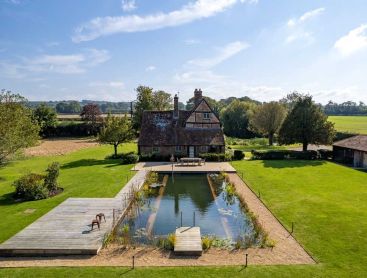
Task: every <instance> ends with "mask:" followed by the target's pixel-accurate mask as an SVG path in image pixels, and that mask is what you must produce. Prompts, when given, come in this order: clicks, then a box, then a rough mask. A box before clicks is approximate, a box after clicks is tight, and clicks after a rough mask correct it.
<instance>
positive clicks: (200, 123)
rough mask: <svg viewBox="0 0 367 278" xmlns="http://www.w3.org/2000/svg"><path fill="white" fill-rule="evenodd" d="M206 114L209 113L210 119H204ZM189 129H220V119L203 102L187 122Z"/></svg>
mask: <svg viewBox="0 0 367 278" xmlns="http://www.w3.org/2000/svg"><path fill="white" fill-rule="evenodd" d="M204 113H209V118H204ZM186 126H187V127H199V128H220V122H219V119H218V117H217V116H216V115H215V114H214V113H213V112H212V110H211V109H210V107H209V106H208V105H207V103H206V102H205V101H202V102H201V103H200V105H199V106H198V107H196V109H195V110H194V111H193V112H192V114H191V115H190V117H188V119H187V120H186Z"/></svg>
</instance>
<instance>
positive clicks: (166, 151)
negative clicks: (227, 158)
mask: <svg viewBox="0 0 367 278" xmlns="http://www.w3.org/2000/svg"><path fill="white" fill-rule="evenodd" d="M157 148H158V151H157V152H156V151H154V147H151V146H140V147H139V154H140V155H153V154H157V155H161V156H167V157H168V156H171V155H172V154H173V155H174V156H175V157H177V156H179V157H184V156H188V151H189V146H181V150H180V151H179V150H177V149H176V146H163V147H157ZM224 151H225V147H224V146H195V156H198V155H199V154H200V153H206V152H215V153H224Z"/></svg>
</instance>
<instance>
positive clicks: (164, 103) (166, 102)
mask: <svg viewBox="0 0 367 278" xmlns="http://www.w3.org/2000/svg"><path fill="white" fill-rule="evenodd" d="M172 102H173V99H172V96H171V94H169V93H166V92H165V91H162V90H159V91H155V92H154V93H153V98H152V105H153V109H155V110H159V111H165V110H170V109H172Z"/></svg>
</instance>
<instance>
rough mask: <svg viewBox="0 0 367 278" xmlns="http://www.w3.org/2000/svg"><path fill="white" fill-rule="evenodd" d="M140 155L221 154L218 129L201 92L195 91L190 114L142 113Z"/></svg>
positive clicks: (219, 130)
mask: <svg viewBox="0 0 367 278" xmlns="http://www.w3.org/2000/svg"><path fill="white" fill-rule="evenodd" d="M138 149H139V154H140V155H145V156H149V155H157V156H163V157H169V156H171V155H174V156H175V157H186V156H187V157H197V156H198V155H199V154H200V153H207V152H215V153H224V151H225V143H224V135H223V131H222V126H221V123H220V121H219V118H218V117H217V116H216V115H215V113H214V112H213V110H212V108H211V107H210V105H209V104H208V102H207V101H206V100H205V99H204V98H203V96H202V91H201V90H200V89H199V90H198V89H195V92H194V107H193V109H192V110H191V111H186V110H179V109H178V96H177V95H175V97H174V109H173V110H172V111H144V113H143V118H142V125H141V132H140V136H139V141H138Z"/></svg>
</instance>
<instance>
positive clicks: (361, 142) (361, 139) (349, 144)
mask: <svg viewBox="0 0 367 278" xmlns="http://www.w3.org/2000/svg"><path fill="white" fill-rule="evenodd" d="M333 146H336V147H342V148H348V149H352V150H357V151H364V152H367V135H357V136H353V137H350V138H347V139H344V140H341V141H338V142H335V143H334V144H333Z"/></svg>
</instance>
